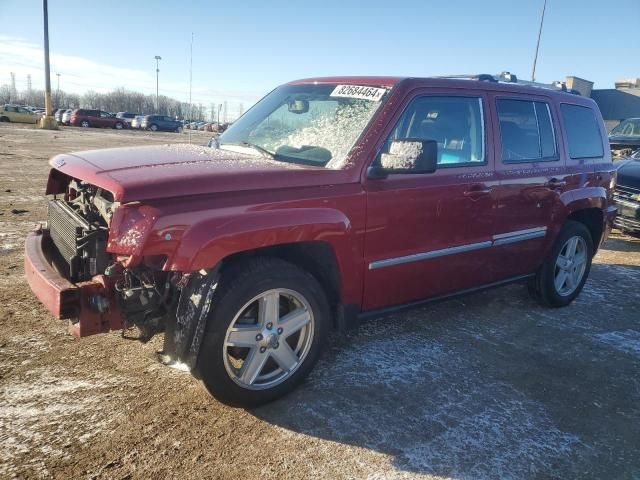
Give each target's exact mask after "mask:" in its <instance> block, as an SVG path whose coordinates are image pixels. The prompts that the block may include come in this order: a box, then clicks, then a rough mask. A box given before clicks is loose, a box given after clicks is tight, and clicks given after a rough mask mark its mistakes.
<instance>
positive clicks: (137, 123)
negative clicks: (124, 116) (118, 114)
mask: <svg viewBox="0 0 640 480" xmlns="http://www.w3.org/2000/svg"><path fill="white" fill-rule="evenodd" d="M144 117H145V116H144V115H136V116H135V117H134V118H133V120H131V128H142V120H144Z"/></svg>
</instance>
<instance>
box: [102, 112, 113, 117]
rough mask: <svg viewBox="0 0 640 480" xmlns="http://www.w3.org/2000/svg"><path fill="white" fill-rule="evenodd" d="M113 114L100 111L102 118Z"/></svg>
mask: <svg viewBox="0 0 640 480" xmlns="http://www.w3.org/2000/svg"><path fill="white" fill-rule="evenodd" d="M110 116H111V115H109V114H108V113H107V112H100V117H101V118H109V117H110Z"/></svg>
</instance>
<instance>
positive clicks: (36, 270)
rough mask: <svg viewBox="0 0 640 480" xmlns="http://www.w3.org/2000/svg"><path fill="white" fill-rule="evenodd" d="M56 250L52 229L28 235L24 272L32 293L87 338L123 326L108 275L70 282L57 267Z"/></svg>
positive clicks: (53, 312)
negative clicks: (50, 232)
mask: <svg viewBox="0 0 640 480" xmlns="http://www.w3.org/2000/svg"><path fill="white" fill-rule="evenodd" d="M54 259H55V247H54V245H53V242H52V240H51V237H50V235H49V230H47V229H41V230H38V231H36V232H33V233H31V234H29V235H28V236H27V239H26V242H25V252H24V272H25V275H26V277H27V282H28V283H29V286H30V287H31V290H32V291H33V293H34V294H35V295H36V297H38V299H39V300H40V302H42V304H43V305H44V306H45V307H46V308H47V310H49V312H50V313H51V314H52V315H53V316H55V317H56V318H59V319H69V320H70V321H71V322H70V326H69V331H70V333H71V334H73V335H74V336H76V337H86V336H89V335H95V334H97V333H104V332H108V331H110V330H119V329H121V328H122V327H123V317H122V314H121V312H120V309H119V307H118V303H117V302H116V301H115V296H114V294H113V285H112V283H111V281H110V279H109V278H108V277H106V276H105V275H96V276H94V277H93V278H92V279H91V280H89V281H86V282H79V283H71V282H70V281H68V280H67V279H66V278H64V277H63V276H62V275H61V274H60V273H59V272H58V270H57V269H56V267H55V260H54Z"/></svg>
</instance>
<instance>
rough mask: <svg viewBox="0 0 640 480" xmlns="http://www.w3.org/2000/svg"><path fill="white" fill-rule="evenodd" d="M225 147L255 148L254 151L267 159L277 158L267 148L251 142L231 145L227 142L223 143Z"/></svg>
mask: <svg viewBox="0 0 640 480" xmlns="http://www.w3.org/2000/svg"><path fill="white" fill-rule="evenodd" d="M225 145H236V146H238V147H247V148H253V149H254V150H256V151H258V152H260V153H262V155H264V156H265V157H269V158H270V159H272V160H274V159H275V158H276V156H275V154H273V153H272V152H270V151H269V150H267V149H266V148H263V147H261V146H260V145H256V144H255V143H249V142H238V143H230V142H227V143H221V144H220V146H221V147H223V146H225Z"/></svg>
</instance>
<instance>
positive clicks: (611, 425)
mask: <svg viewBox="0 0 640 480" xmlns="http://www.w3.org/2000/svg"><path fill="white" fill-rule="evenodd" d="M186 138H187V135H186V134H182V135H178V134H150V133H143V132H130V131H126V132H117V131H112V130H94V129H91V130H79V129H72V128H66V129H63V130H61V131H58V132H44V131H39V130H35V129H33V128H30V127H16V126H14V125H5V124H2V125H0V166H1V169H0V445H2V448H0V478H13V477H18V478H64V479H67V478H143V479H146V478H245V479H253V478H270V477H277V478H326V479H339V478H370V479H410V478H453V479H485V478H487V479H488V478H500V479H523V478H536V479H548V478H557V479H569V478H607V479H618V478H620V479H640V293H639V292H640V240H638V239H633V238H631V237H626V236H622V235H614V236H613V237H612V238H611V239H610V240H609V241H608V243H607V244H606V246H605V248H604V249H603V250H602V251H601V252H600V253H599V254H598V255H597V257H596V259H595V263H594V266H593V269H592V272H591V277H590V279H589V281H588V282H587V284H586V287H585V290H584V291H583V293H582V295H581V296H580V297H579V298H578V300H577V301H576V302H575V303H574V304H573V305H571V306H570V307H568V308H564V309H560V310H549V309H544V308H541V307H539V306H538V305H537V304H536V303H534V302H533V301H532V300H530V299H529V297H528V295H527V293H526V289H525V288H524V287H523V286H521V285H512V286H509V287H504V288H501V289H496V290H493V291H490V292H485V293H479V294H475V295H471V296H468V297H465V298H462V299H458V300H451V301H448V302H443V303H439V304H435V305H431V306H428V307H425V308H422V309H417V310H413V311H410V312H407V313H402V314H396V315H393V316H388V317H386V318H382V319H379V320H375V321H371V322H368V323H367V324H365V325H363V326H362V327H361V328H360V329H358V330H356V331H353V332H351V333H349V334H348V335H347V336H346V337H344V336H343V337H339V336H337V335H334V337H333V338H332V340H331V342H330V348H329V350H328V351H327V352H326V354H325V355H324V356H323V358H322V360H321V362H320V364H319V365H318V366H317V367H316V369H315V371H314V373H313V374H312V376H311V377H310V378H309V380H308V381H307V382H306V383H305V384H304V385H303V386H302V388H300V389H298V390H297V391H296V392H295V393H294V394H292V395H290V396H288V397H286V398H285V399H282V400H280V401H278V402H275V403H273V404H270V405H268V406H266V407H262V408H260V409H256V410H253V411H244V410H238V409H232V408H229V407H226V406H223V405H220V404H219V403H217V402H216V401H215V400H213V399H211V398H210V397H208V395H207V394H206V393H204V391H203V390H202V389H201V387H200V386H199V384H198V383H197V382H195V381H194V380H193V379H192V378H191V377H190V376H189V375H188V374H185V373H183V372H179V371H177V370H173V369H170V368H167V367H165V366H162V365H160V364H159V363H157V361H156V360H155V355H154V352H155V351H156V350H158V349H159V348H160V346H161V339H160V338H156V339H154V341H152V342H151V343H149V344H147V345H141V344H139V343H137V342H135V341H128V340H123V339H122V338H121V337H120V334H119V332H113V333H111V334H105V335H99V336H94V337H89V338H86V339H83V340H81V341H79V340H76V339H74V338H72V337H70V336H68V335H67V334H66V325H65V324H64V323H63V322H61V321H59V320H55V319H54V318H52V317H51V316H50V315H48V314H47V312H46V311H45V310H44V308H43V307H42V306H40V304H39V303H38V302H37V300H36V299H35V298H34V297H33V296H32V294H31V292H30V291H29V288H28V286H27V283H26V280H25V278H24V275H23V268H22V248H23V238H24V236H25V235H26V233H27V232H28V231H30V230H31V229H33V228H34V227H35V225H36V222H37V221H38V220H42V219H44V218H45V217H46V209H45V199H44V197H43V196H42V192H43V191H44V185H45V181H46V176H47V172H48V166H47V163H46V160H47V159H48V158H49V157H50V156H52V155H54V154H57V153H61V152H68V151H73V150H84V149H88V148H101V147H110V146H123V145H138V144H150V143H166V142H175V141H185V140H186ZM207 138H208V136H207V135H206V134H203V133H196V134H194V141H195V142H198V143H205V142H206V139H207Z"/></svg>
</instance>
